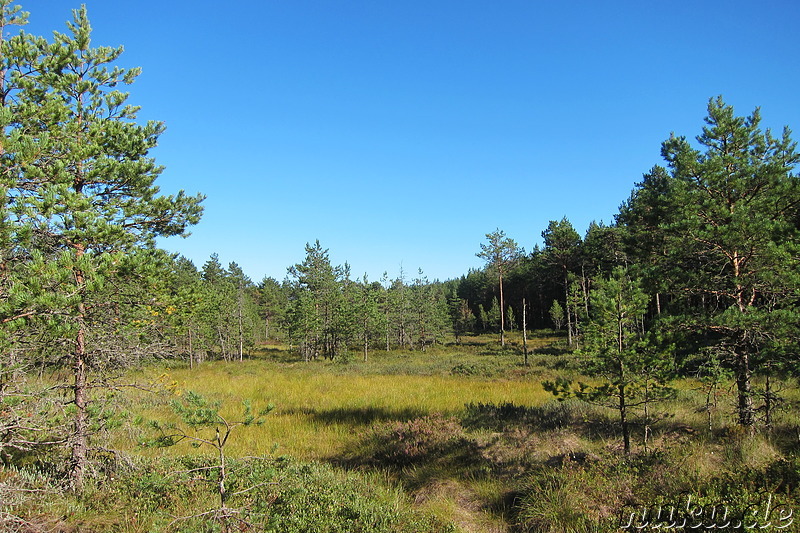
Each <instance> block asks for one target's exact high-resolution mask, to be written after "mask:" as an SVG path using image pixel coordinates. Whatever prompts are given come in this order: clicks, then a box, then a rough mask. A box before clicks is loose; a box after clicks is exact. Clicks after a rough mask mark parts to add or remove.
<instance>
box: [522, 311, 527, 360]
mask: <svg viewBox="0 0 800 533" xmlns="http://www.w3.org/2000/svg"><path fill="white" fill-rule="evenodd" d="M527 316H528V311H527V305H526V303H525V298H523V299H522V353H523V354H524V356H525V366H528V320H527Z"/></svg>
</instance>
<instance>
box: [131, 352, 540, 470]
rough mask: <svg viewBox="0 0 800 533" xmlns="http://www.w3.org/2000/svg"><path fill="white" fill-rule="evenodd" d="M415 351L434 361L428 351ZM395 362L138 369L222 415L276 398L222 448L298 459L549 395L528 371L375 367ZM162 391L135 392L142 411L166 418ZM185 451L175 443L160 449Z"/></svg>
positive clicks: (531, 402)
mask: <svg viewBox="0 0 800 533" xmlns="http://www.w3.org/2000/svg"><path fill="white" fill-rule="evenodd" d="M393 357H394V358H395V359H396V358H397V357H398V356H397V355H394V356H393ZM418 357H420V358H422V359H423V361H424V360H425V359H426V358H427V359H431V360H434V362H435V363H436V364H438V362H436V361H435V358H436V356H434V355H431V354H422V355H418ZM440 358H441V357H440ZM387 363H388V364H387ZM394 364H396V361H391V360H390V361H388V362H387V361H383V362H379V363H376V365H375V366H373V368H372V369H371V370H372V372H373V373H368V372H366V371H364V370H363V368H362V370H361V372H358V373H343V372H342V365H337V364H330V363H318V362H312V363H307V364H306V363H297V364H275V363H271V362H269V361H264V360H250V361H244V362H208V363H205V364H203V365H201V366H200V367H198V368H195V369H186V368H181V369H172V370H170V371H169V372H168V373H166V374H164V373H162V372H161V371H158V370H155V371H151V372H149V373H147V374H145V375H143V376H141V377H142V378H144V379H145V380H150V381H153V380H154V379H156V378H157V377H160V379H161V381H162V382H167V383H171V384H173V389H172V390H173V392H175V393H177V392H180V391H181V390H194V391H198V392H201V393H202V394H204V395H206V396H208V397H210V398H214V399H218V400H222V401H223V404H224V407H223V411H222V413H223V416H224V415H225V413H229V414H231V415H233V414H234V413H236V412H237V411H238V410H240V405H241V402H242V401H243V400H245V399H250V400H251V401H253V403H254V407H255V408H256V409H258V408H260V407H261V406H266V405H267V404H270V403H271V404H274V405H275V409H274V411H273V412H272V413H270V415H269V416H268V417H267V419H266V422H265V424H264V425H262V426H254V427H243V428H238V430H237V435H235V437H234V439H233V440H232V442H231V443H230V445H229V446H228V452H229V453H231V454H232V455H238V456H247V455H268V454H271V453H274V452H275V451H276V449H277V453H278V454H287V455H291V456H293V457H296V458H300V459H327V458H331V457H335V456H338V455H340V454H341V453H342V452H343V451H344V450H345V449H346V448H348V447H349V446H351V445H352V444H353V443H354V440H356V439H358V438H359V437H360V436H361V435H362V434H363V432H364V431H366V430H367V429H369V427H370V426H371V425H372V424H373V423H377V422H386V421H396V420H399V421H405V420H411V419H413V418H417V417H421V416H425V415H428V414H432V413H441V414H444V415H459V414H460V413H462V412H463V410H464V408H465V405H467V404H469V403H487V404H489V403H493V404H500V403H514V404H516V405H540V404H542V403H544V402H546V401H548V400H549V399H550V396H549V394H548V393H546V392H545V391H544V390H543V389H542V387H541V384H540V383H539V381H538V380H537V379H533V378H532V376H523V377H522V378H521V379H510V378H508V377H505V376H501V377H483V376H463V375H449V372H448V373H445V372H438V373H435V374H429V375H422V374H412V375H404V376H398V375H387V374H383V373H378V372H379V371H380V369H381V368H384V369H385V368H387V367H391V366H392V365H394ZM406 366H409V364H408V363H406ZM421 366H423V367H426V368H430V365H417V366H416V370H417V371H419V370H420V368H421ZM512 368H513V367H512ZM167 399H168V397H166V396H164V397H162V399H161V401H154V399H152V398H151V399H149V400H141V401H143V402H144V401H146V402H147V403H150V404H151V406H150V407H149V408H147V409H146V410H145V413H144V416H145V417H147V418H153V419H164V420H169V419H171V417H172V415H171V413H170V411H169V409H168V406H167V405H166V403H167ZM134 444H135V443H134V442H129V443H128V444H127V446H133V445H134ZM186 452H187V450H186V449H183V448H182V447H175V448H174V449H172V450H169V451H166V452H160V453H170V454H174V453H186ZM147 453H152V452H147Z"/></svg>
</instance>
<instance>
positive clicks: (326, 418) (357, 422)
mask: <svg viewBox="0 0 800 533" xmlns="http://www.w3.org/2000/svg"><path fill="white" fill-rule="evenodd" d="M284 412H285V413H286V414H300V415H303V416H307V417H309V418H311V419H312V420H314V421H316V422H321V423H323V424H344V425H350V426H368V425H371V424H374V423H376V422H394V421H407V420H412V419H414V418H419V417H422V416H424V415H425V414H426V413H425V412H424V411H421V410H419V409H410V408H405V409H392V408H386V407H374V406H366V407H337V408H334V409H313V408H298V409H290V410H288V411H284Z"/></svg>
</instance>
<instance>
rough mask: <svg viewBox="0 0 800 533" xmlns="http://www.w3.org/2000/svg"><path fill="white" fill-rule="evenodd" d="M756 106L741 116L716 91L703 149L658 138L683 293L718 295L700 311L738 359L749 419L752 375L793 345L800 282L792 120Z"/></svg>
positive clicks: (742, 405)
mask: <svg viewBox="0 0 800 533" xmlns="http://www.w3.org/2000/svg"><path fill="white" fill-rule="evenodd" d="M760 121H761V117H760V113H759V111H758V109H756V110H755V111H754V112H753V113H752V114H751V115H750V116H748V117H737V116H736V115H735V114H734V110H733V108H732V107H731V106H728V105H726V104H725V103H724V102H723V100H722V98H721V97H718V98H715V99H711V100H710V101H709V105H708V116H707V118H706V126H705V127H704V128H703V133H702V134H701V135H700V136H698V137H697V142H698V143H699V145H700V149H697V148H694V147H692V146H691V145H690V143H689V142H688V141H687V140H686V139H685V138H683V137H677V136H674V135H673V136H672V137H671V138H670V139H669V140H667V141H666V142H665V143H664V144H663V147H662V154H663V155H664V157H665V159H666V160H667V162H668V164H669V167H670V169H671V170H672V173H673V177H674V185H673V194H674V196H675V201H674V205H675V206H676V209H678V216H676V217H674V218H673V219H667V223H668V224H669V225H668V226H667V228H665V229H668V230H669V231H670V232H672V233H673V235H677V236H680V238H679V239H678V240H677V242H676V243H675V244H676V245H677V246H675V247H673V248H672V249H671V252H672V257H671V258H672V260H673V261H681V262H682V264H684V265H685V264H696V265H698V267H699V268H697V269H692V270H689V269H686V268H684V269H681V271H679V274H680V276H681V277H680V283H681V285H682V288H684V289H685V290H686V291H687V292H689V293H692V294H695V295H701V296H702V297H703V299H704V300H705V299H706V298H708V299H711V300H712V301H714V302H715V304H714V306H713V307H708V308H704V309H703V311H704V312H703V314H702V315H701V316H699V317H696V316H687V320H688V322H690V323H691V325H692V326H693V327H694V328H697V329H698V330H700V331H704V332H706V335H707V338H706V340H705V342H706V343H708V342H710V343H712V344H713V345H714V346H715V348H716V350H717V351H718V352H719V353H720V354H722V355H724V356H725V358H726V359H728V360H729V361H730V362H731V364H732V366H733V367H734V372H735V377H736V386H737V392H738V402H737V412H738V418H739V423H740V424H741V425H742V426H745V427H748V428H751V427H752V426H753V424H754V407H753V398H752V395H753V393H752V386H751V378H752V374H753V371H754V369H756V368H758V367H759V365H762V364H763V362H764V360H765V358H767V357H769V356H770V354H778V353H780V352H783V351H784V350H785V348H786V347H787V345H789V346H791V345H793V346H794V347H795V348H796V346H797V339H798V324H800V312H798V308H797V304H798V300H797V294H798V291H800V269H798V268H797V265H798V263H797V258H798V253H799V252H800V231H798V230H799V228H798V224H797V220H798V212H800V180H798V178H797V177H796V176H795V175H793V173H792V172H793V170H794V167H795V165H796V164H797V163H798V161H799V160H800V155H798V153H797V152H796V143H795V142H794V141H793V140H792V139H791V136H790V131H789V130H788V128H786V129H784V131H783V134H782V135H781V136H780V137H773V135H772V134H771V132H770V131H769V130H767V131H765V132H764V131H762V130H761V129H760V128H759V124H760Z"/></svg>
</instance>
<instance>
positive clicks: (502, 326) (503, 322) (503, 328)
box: [500, 271, 506, 346]
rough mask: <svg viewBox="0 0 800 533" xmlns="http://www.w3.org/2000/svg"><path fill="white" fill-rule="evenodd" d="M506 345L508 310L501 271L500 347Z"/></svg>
mask: <svg viewBox="0 0 800 533" xmlns="http://www.w3.org/2000/svg"><path fill="white" fill-rule="evenodd" d="M505 345H506V310H505V303H504V300H503V272H502V271H500V346H505Z"/></svg>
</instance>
